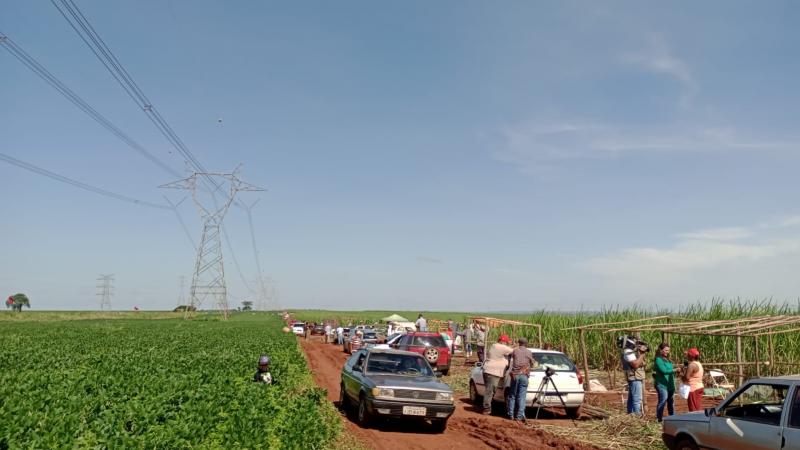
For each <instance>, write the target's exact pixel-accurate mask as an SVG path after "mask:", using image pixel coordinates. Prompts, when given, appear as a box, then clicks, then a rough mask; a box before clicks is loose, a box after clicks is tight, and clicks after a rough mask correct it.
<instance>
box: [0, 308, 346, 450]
mask: <svg viewBox="0 0 800 450" xmlns="http://www.w3.org/2000/svg"><path fill="white" fill-rule="evenodd" d="M48 314H63V313H48ZM77 314H78V315H80V316H81V318H83V319H85V320H58V317H59V316H58V315H56V316H54V315H44V313H42V314H40V315H38V317H37V315H36V314H30V315H27V314H26V316H29V319H31V320H29V321H19V320H8V321H6V322H5V323H3V325H2V326H0V342H1V343H2V344H1V345H0V377H2V379H3V383H2V384H0V417H2V418H3V420H0V449H2V448H56V447H58V448H75V447H78V448H88V447H91V448H187V447H194V448H322V447H324V446H331V445H334V443H335V442H337V439H340V432H341V428H342V424H341V420H340V418H339V416H338V414H337V412H336V411H335V410H334V408H333V406H332V405H331V404H330V403H329V402H327V401H326V393H325V391H324V390H322V389H319V388H317V387H316V385H315V384H314V382H313V379H312V378H311V376H310V373H309V371H308V369H307V368H306V364H305V360H304V358H303V356H302V354H301V351H300V349H299V347H298V345H297V342H296V340H295V338H294V337H293V336H292V335H291V334H285V333H282V332H281V327H282V326H283V323H282V322H281V321H280V319H279V317H277V316H276V315H273V314H266V313H239V314H234V315H233V316H232V319H231V320H229V321H227V322H223V321H220V320H217V318H216V316H208V315H206V316H203V315H200V316H198V317H197V318H196V319H195V320H191V321H183V320H178V319H165V320H135V319H133V317H146V316H147V315H148V314H146V313H130V315H129V314H128V313H124V314H125V316H120V317H119V318H117V319H115V320H105V319H103V320H92V319H94V317H100V318H105V317H107V314H112V313H94V317H92V315H91V314H89V313H77ZM117 314H120V313H117ZM160 314H170V315H172V316H173V317H174V316H175V315H176V314H175V313H156V314H151V316H154V317H162V316H161V315H160ZM177 315H180V314H177ZM154 317H149V318H154ZM3 319H4V320H5V319H7V318H3ZM54 319H55V320H54ZM263 353H268V354H269V355H270V356H271V357H272V361H273V362H272V365H271V372H272V374H273V377H274V378H275V379H276V380H277V384H276V385H272V386H266V385H262V384H257V383H253V382H252V381H251V379H252V375H253V373H254V372H255V364H256V361H257V358H258V356H259V355H261V354H263Z"/></svg>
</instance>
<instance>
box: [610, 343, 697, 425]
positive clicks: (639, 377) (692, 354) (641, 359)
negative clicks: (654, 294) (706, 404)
mask: <svg viewBox="0 0 800 450" xmlns="http://www.w3.org/2000/svg"><path fill="white" fill-rule="evenodd" d="M670 351H671V349H670V346H669V344H668V343H666V342H662V343H661V344H660V345H659V346H658V349H657V351H656V355H655V359H654V361H653V373H652V376H653V384H654V386H655V388H656V393H657V394H658V404H657V406H656V419H657V420H658V421H659V422H661V420H662V419H663V417H664V409H665V408H666V410H667V413H668V414H669V415H670V416H671V415H674V414H675V384H676V383H675V374H676V373H678V372H680V374H681V377H680V380H681V390H682V391H683V392H681V397H682V398H686V400H687V406H688V409H689V411H702V410H703V392H704V388H705V385H704V384H703V374H704V369H703V365H702V364H701V363H700V351H699V350H697V349H696V348H694V347H692V348H690V349H688V350H687V351H686V352H685V354H684V355H685V360H684V363H683V367H675V366H674V365H673V364H672V361H671V360H670ZM646 353H647V348H646V346H645V347H643V346H641V345H639V346H637V348H636V349H635V350H627V351H625V352H623V355H622V370H623V372H624V374H625V378H626V379H627V381H628V403H627V412H628V414H635V415H639V416H640V415H642V402H643V396H644V395H643V394H644V392H643V390H644V380H645V369H646V361H645V355H646Z"/></svg>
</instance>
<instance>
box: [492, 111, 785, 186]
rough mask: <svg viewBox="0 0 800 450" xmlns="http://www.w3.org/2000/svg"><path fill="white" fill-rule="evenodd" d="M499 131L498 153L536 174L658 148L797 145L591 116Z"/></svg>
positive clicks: (726, 130) (725, 131)
mask: <svg viewBox="0 0 800 450" xmlns="http://www.w3.org/2000/svg"><path fill="white" fill-rule="evenodd" d="M499 136H500V142H499V145H498V146H497V147H496V148H495V150H494V151H493V152H492V156H493V157H494V158H495V159H496V160H498V161H501V162H505V163H509V164H513V165H516V166H518V167H519V168H520V170H522V171H523V172H525V173H528V174H533V175H541V174H543V173H547V172H549V171H552V170H554V169H555V168H557V167H559V166H561V165H563V164H564V163H565V162H567V161H569V160H576V159H606V158H618V157H624V156H629V155H636V154H640V153H653V152H661V153H673V152H684V153H691V152H697V153H709V152H719V153H725V152H731V151H764V150H782V149H788V148H792V147H794V146H795V145H796V144H795V143H794V142H791V141H776V140H765V139H758V138H752V137H748V136H743V135H742V133H740V132H738V131H737V130H736V129H735V128H733V127H720V126H715V127H700V126H697V125H693V124H689V125H686V124H676V125H660V126H655V127H651V128H644V127H635V128H634V127H630V126H615V125H610V124H603V123H598V122H592V121H587V120H574V121H548V120H543V121H528V122H524V123H520V124H516V125H513V126H507V127H504V128H503V129H501V130H500V131H499Z"/></svg>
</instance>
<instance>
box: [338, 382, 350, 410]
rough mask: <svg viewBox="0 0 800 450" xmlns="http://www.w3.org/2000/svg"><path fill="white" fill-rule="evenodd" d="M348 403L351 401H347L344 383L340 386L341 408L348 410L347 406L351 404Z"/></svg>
mask: <svg viewBox="0 0 800 450" xmlns="http://www.w3.org/2000/svg"><path fill="white" fill-rule="evenodd" d="M348 403H349V402H348V401H347V394H345V392H344V384H342V385H341V386H339V409H341V410H342V411H344V412H347V407H348V406H349V405H348Z"/></svg>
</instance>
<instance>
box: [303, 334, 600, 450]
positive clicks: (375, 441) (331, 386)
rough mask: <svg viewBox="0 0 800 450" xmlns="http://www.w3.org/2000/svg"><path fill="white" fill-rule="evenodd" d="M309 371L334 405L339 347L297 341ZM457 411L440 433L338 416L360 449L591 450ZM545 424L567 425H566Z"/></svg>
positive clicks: (465, 407) (466, 408) (459, 404)
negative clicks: (373, 424) (371, 425)
mask: <svg viewBox="0 0 800 450" xmlns="http://www.w3.org/2000/svg"><path fill="white" fill-rule="evenodd" d="M299 339H300V341H301V345H302V347H303V351H304V353H305V355H306V360H307V362H308V367H309V369H310V370H311V372H312V374H313V376H314V379H315V380H316V382H317V385H319V386H320V387H321V388H324V389H327V391H328V400H330V401H331V402H333V403H338V399H339V383H340V380H341V376H340V374H341V370H342V366H343V365H344V362H345V360H346V359H347V355H346V354H345V353H343V352H342V349H341V346H338V345H331V344H326V343H324V342H322V340H321V339H320V338H316V337H312V338H309V339H303V338H299ZM455 404H456V411H455V413H453V416H451V417H450V420H449V421H448V423H447V429H446V430H445V432H444V433H441V434H436V433H433V432H432V431H431V430H430V429H429V427H426V426H424V425H420V424H418V423H414V422H408V423H403V422H387V423H380V424H379V425H378V426H377V428H361V427H360V426H358V425H357V424H356V423H355V422H353V420H352V418H351V417H349V416H345V415H344V414H343V417H342V420H343V421H344V423H345V426H346V428H347V432H349V433H351V434H352V435H354V436H356V437H357V438H358V439H359V440H360V441H361V442H363V443H364V445H365V446H367V447H369V448H373V449H375V450H395V449H397V448H403V449H464V448H469V449H497V450H500V449H502V450H523V449H532V450H539V449H542V450H544V449H548V450H553V449H555V450H596V449H597V447H594V446H592V445H589V444H584V443H579V442H569V441H566V440H564V439H562V438H559V437H556V436H553V435H550V434H548V433H546V432H544V431H542V430H537V429H532V428H528V427H524V426H521V425H517V424H514V423H512V422H510V421H508V420H506V419H504V418H502V417H495V416H483V415H481V414H478V413H477V412H474V411H473V410H472V405H470V404H469V403H468V402H465V401H464V400H462V399H456V401H455ZM548 423H559V424H565V425H569V424H570V423H571V422H570V421H568V420H567V421H564V420H553V421H548Z"/></svg>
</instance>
